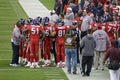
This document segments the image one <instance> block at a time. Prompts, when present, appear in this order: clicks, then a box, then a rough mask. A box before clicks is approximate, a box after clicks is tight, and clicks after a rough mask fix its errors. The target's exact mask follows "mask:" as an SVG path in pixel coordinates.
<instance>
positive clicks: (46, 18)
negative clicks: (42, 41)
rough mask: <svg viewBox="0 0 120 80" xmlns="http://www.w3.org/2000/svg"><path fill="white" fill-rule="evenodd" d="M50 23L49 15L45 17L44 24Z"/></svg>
mask: <svg viewBox="0 0 120 80" xmlns="http://www.w3.org/2000/svg"><path fill="white" fill-rule="evenodd" d="M48 24H49V18H48V17H45V18H43V25H44V26H46V25H48Z"/></svg>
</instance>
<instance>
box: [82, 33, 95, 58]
mask: <svg viewBox="0 0 120 80" xmlns="http://www.w3.org/2000/svg"><path fill="white" fill-rule="evenodd" d="M80 47H81V48H82V55H83V56H93V55H94V49H95V47H96V43H95V40H94V38H93V35H92V34H87V35H86V36H85V37H83V38H82V40H81V43H80Z"/></svg>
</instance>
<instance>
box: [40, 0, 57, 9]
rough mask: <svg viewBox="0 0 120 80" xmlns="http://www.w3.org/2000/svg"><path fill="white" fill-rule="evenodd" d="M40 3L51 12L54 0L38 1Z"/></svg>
mask: <svg viewBox="0 0 120 80" xmlns="http://www.w3.org/2000/svg"><path fill="white" fill-rule="evenodd" d="M39 1H40V2H41V3H43V5H44V6H46V7H47V8H48V9H49V10H53V8H54V4H55V0H39Z"/></svg>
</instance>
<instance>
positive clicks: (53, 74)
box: [45, 73, 60, 76]
mask: <svg viewBox="0 0 120 80" xmlns="http://www.w3.org/2000/svg"><path fill="white" fill-rule="evenodd" d="M45 75H47V76H58V75H60V74H58V73H57V74H55V73H52V74H47V73H46V74H45Z"/></svg>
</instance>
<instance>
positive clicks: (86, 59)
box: [82, 56, 93, 76]
mask: <svg viewBox="0 0 120 80" xmlns="http://www.w3.org/2000/svg"><path fill="white" fill-rule="evenodd" d="M92 64H93V56H83V57H82V72H83V73H84V74H86V75H88V76H89V75H90V72H91V68H92ZM86 66H87V68H86ZM85 69H87V70H85Z"/></svg>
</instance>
